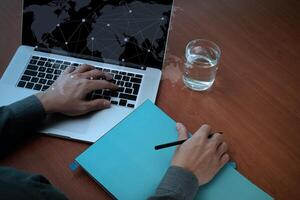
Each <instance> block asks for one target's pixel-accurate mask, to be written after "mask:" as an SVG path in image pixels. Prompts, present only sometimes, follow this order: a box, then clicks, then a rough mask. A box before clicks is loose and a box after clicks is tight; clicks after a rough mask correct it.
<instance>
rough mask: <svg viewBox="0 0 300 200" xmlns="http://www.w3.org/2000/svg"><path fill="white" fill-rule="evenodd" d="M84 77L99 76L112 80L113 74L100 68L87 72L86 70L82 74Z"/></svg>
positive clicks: (95, 77) (96, 77) (94, 77)
mask: <svg viewBox="0 0 300 200" xmlns="http://www.w3.org/2000/svg"><path fill="white" fill-rule="evenodd" d="M81 76H82V77H84V78H87V79H91V80H92V79H98V78H105V79H106V80H111V79H112V75H111V74H108V73H105V72H103V71H100V70H99V69H93V70H90V71H87V72H84V73H82V74H81Z"/></svg>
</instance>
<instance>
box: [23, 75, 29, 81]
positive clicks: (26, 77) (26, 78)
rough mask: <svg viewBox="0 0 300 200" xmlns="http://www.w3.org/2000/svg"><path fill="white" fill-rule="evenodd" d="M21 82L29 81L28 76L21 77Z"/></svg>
mask: <svg viewBox="0 0 300 200" xmlns="http://www.w3.org/2000/svg"><path fill="white" fill-rule="evenodd" d="M21 80H22V81H29V80H30V76H26V75H23V76H22V78H21Z"/></svg>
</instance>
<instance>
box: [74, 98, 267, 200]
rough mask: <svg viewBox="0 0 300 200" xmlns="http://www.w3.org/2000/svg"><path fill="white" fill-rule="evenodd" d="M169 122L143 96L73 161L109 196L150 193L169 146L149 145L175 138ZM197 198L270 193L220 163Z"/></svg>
mask: <svg viewBox="0 0 300 200" xmlns="http://www.w3.org/2000/svg"><path fill="white" fill-rule="evenodd" d="M175 124H176V123H175V121H174V120H172V119H171V118H170V117H169V116H168V115H167V114H165V113H164V112H163V111H161V110H160V109H159V108H158V107H157V106H155V105H154V104H153V103H152V102H151V101H149V100H147V101H145V102H144V103H143V104H142V105H141V106H140V107H138V108H137V109H136V110H135V111H133V112H132V113H131V114H130V115H128V116H127V117H126V118H125V119H124V120H123V121H121V122H120V123H119V124H118V125H116V126H115V127H114V128H113V129H111V130H110V131H109V132H108V133H107V134H105V135H104V136H103V137H102V138H100V139H99V140H98V141H97V142H96V143H94V144H93V145H92V146H91V147H89V148H88V149H87V150H86V151H84V152H83V153H82V154H80V155H79V156H78V157H77V158H76V159H75V161H76V162H77V163H78V164H79V165H80V166H81V167H82V168H83V169H84V170H85V171H86V172H87V173H88V174H90V176H92V177H93V178H94V179H95V180H96V181H97V182H98V183H99V184H101V185H102V187H104V188H105V189H106V190H107V191H109V192H110V193H111V194H112V195H113V196H114V197H115V198H117V199H120V200H142V199H147V197H149V196H151V195H153V194H154V193H155V190H156V188H157V186H158V185H159V183H160V181H161V179H162V177H163V176H164V174H165V172H166V170H167V169H168V167H169V165H170V162H171V159H172V156H173V153H174V150H175V147H171V148H166V149H162V150H159V151H156V150H154V146H156V145H158V144H162V143H168V142H170V141H175V140H177V131H176V128H175ZM197 199H201V200H216V199H217V200H219V199H226V200H227V199H228V200H235V199H238V200H240V199H243V200H248V199H249V200H250V199H251V200H253V199H255V200H263V199H264V200H269V199H272V198H271V197H270V196H269V195H268V194H266V193H265V192H263V191H262V190H261V189H259V188H258V187H256V186H255V185H253V184H252V183H251V182H249V181H248V180H247V179H246V178H244V177H243V176H242V175H240V174H239V173H238V172H237V171H236V170H235V169H234V168H233V167H232V166H231V165H226V166H225V167H224V168H223V169H222V171H221V172H220V173H219V174H218V175H217V176H216V177H215V178H214V180H213V181H212V182H211V183H209V184H207V185H205V186H204V187H201V188H200V190H199V192H198V195H197Z"/></svg>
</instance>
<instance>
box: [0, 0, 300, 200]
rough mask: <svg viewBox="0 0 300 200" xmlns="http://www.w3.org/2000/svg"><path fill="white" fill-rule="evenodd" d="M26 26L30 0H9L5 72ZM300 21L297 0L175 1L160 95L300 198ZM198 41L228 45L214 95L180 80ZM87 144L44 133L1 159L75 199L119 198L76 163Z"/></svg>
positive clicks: (281, 190)
mask: <svg viewBox="0 0 300 200" xmlns="http://www.w3.org/2000/svg"><path fill="white" fill-rule="evenodd" d="M20 27H21V1H19V0H1V2H0V33H1V37H0V73H3V72H4V70H5V68H6V66H7V65H8V63H9V61H10V59H11V58H12V56H13V54H14V52H15V50H16V49H17V47H18V46H19V45H20V41H21V38H20V35H21V30H20ZM299 27H300V3H299V1H298V0H243V1H240V0H176V1H175V9H174V13H173V18H172V23H171V32H170V35H169V40H168V51H167V57H166V59H165V64H164V73H163V78H162V81H161V85H160V89H159V93H158V97H157V101H156V103H157V105H158V106H160V107H161V108H162V109H163V110H164V111H165V112H167V113H168V114H169V115H170V116H171V117H173V118H174V119H175V120H177V121H180V122H183V123H184V124H185V125H186V126H187V127H188V129H189V130H190V131H192V132H193V131H196V130H197V128H198V127H199V126H200V125H201V124H203V123H208V124H210V125H211V126H212V127H213V129H214V130H218V131H223V132H224V135H225V139H226V141H227V142H228V143H229V147H230V154H231V157H232V159H233V160H235V161H236V162H237V164H238V170H239V171H240V172H241V173H242V174H243V175H245V176H246V177H247V178H248V179H250V180H251V181H252V182H253V183H255V184H256V185H258V186H259V187H261V188H262V189H263V190H264V191H266V192H268V193H269V194H271V195H272V196H273V197H275V199H287V200H294V199H299V198H300V190H299V189H298V188H299V185H300V121H299V120H300V60H299V53H300V37H299V36H300V29H299ZM196 38H206V39H209V40H212V41H214V42H216V43H217V44H218V45H219V46H220V48H221V51H222V57H221V62H220V65H219V70H218V74H217V79H216V82H215V84H214V85H213V87H212V88H211V89H210V90H209V91H207V92H194V91H191V90H189V89H187V88H186V87H185V86H184V85H183V83H182V81H181V76H182V67H183V64H184V59H183V55H184V50H185V46H186V44H187V43H188V42H189V41H190V40H193V39H196ZM2 95H5V94H0V96H2ZM0 98H1V97H0ZM88 146H89V145H88V144H85V143H80V142H74V141H68V140H63V139H58V138H54V137H47V136H40V135H39V136H37V137H35V138H33V139H30V140H29V141H27V142H25V143H24V145H22V146H21V147H19V148H18V149H16V151H15V152H13V153H12V154H11V155H9V156H8V157H6V158H5V159H3V160H1V161H0V164H1V165H2V166H3V165H4V166H11V167H15V168H18V169H22V170H26V171H30V172H36V173H41V174H43V175H45V176H46V177H47V178H48V179H49V180H50V181H51V182H52V183H53V184H54V185H55V186H56V187H57V188H59V189H60V190H61V191H62V192H64V193H65V194H66V195H67V196H68V197H69V198H70V199H74V200H77V199H78V200H79V199H111V198H110V197H109V196H108V195H107V194H106V193H105V192H104V190H102V189H101V187H99V186H98V185H97V184H96V183H95V182H93V181H92V179H91V178H90V177H89V176H88V175H86V174H85V173H84V172H83V171H81V170H79V171H78V172H76V173H72V172H70V170H69V169H68V165H69V163H71V162H72V161H73V159H74V158H75V157H76V156H77V155H78V154H80V153H81V152H82V151H83V150H84V149H86V148H87V147H88ZM0 148H1V147H0ZM99 164H101V163H99ZM111 173H113V172H111ZM120 181H122V180H120ZM124 187H126V184H124Z"/></svg>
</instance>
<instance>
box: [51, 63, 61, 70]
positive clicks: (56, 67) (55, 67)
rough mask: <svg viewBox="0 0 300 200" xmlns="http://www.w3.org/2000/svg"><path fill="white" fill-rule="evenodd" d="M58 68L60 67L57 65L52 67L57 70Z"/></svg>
mask: <svg viewBox="0 0 300 200" xmlns="http://www.w3.org/2000/svg"><path fill="white" fill-rule="evenodd" d="M59 66H60V65H59V64H57V63H55V64H53V65H52V68H54V69H59Z"/></svg>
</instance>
